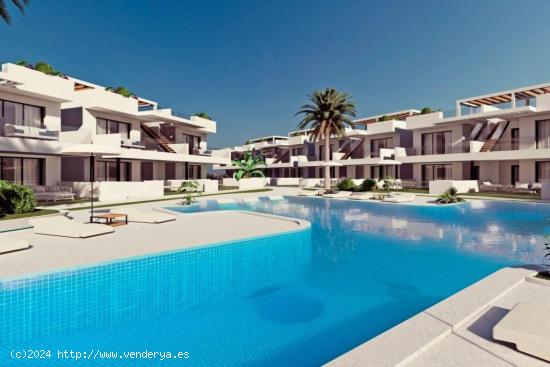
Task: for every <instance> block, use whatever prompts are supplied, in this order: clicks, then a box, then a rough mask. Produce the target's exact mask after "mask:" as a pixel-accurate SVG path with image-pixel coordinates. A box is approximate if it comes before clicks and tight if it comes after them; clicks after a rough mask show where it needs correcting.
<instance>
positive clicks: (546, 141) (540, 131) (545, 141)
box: [536, 120, 550, 149]
mask: <svg viewBox="0 0 550 367" xmlns="http://www.w3.org/2000/svg"><path fill="white" fill-rule="evenodd" d="M536 138H537V149H550V120H541V121H537V127H536Z"/></svg>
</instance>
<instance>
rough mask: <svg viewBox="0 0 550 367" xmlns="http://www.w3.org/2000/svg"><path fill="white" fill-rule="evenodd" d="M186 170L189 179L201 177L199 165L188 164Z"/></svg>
mask: <svg viewBox="0 0 550 367" xmlns="http://www.w3.org/2000/svg"><path fill="white" fill-rule="evenodd" d="M187 172H188V179H189V180H197V179H200V178H201V166H199V165H197V164H190V165H189V168H188V171H187Z"/></svg>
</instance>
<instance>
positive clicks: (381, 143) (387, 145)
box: [370, 138, 393, 158]
mask: <svg viewBox="0 0 550 367" xmlns="http://www.w3.org/2000/svg"><path fill="white" fill-rule="evenodd" d="M380 149H393V138H384V139H373V140H371V141H370V152H371V157H373V158H377V157H380Z"/></svg>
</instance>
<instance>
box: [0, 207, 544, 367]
mask: <svg viewBox="0 0 550 367" xmlns="http://www.w3.org/2000/svg"><path fill="white" fill-rule="evenodd" d="M172 209H173V210H176V211H179V212H182V215H185V213H187V212H195V211H205V210H232V209H241V210H242V209H244V210H254V211H259V212H265V213H273V214H278V215H284V216H290V217H297V218H303V219H306V220H309V221H310V222H311V223H312V227H311V229H310V230H309V229H308V230H302V231H296V232H292V233H286V234H283V235H279V236H267V237H261V238H254V239H248V240H246V241H239V242H229V243H226V244H224V245H223V246H207V247H201V248H197V249H192V250H187V251H179V252H172V253H167V254H161V255H156V256H149V257H144V258H137V259H128V260H125V261H121V262H113V263H109V264H102V265H98V266H97V267H92V268H85V269H75V270H73V271H65V272H62V273H53V274H43V275H40V276H37V277H33V278H28V279H13V280H4V281H0V306H3V307H2V310H3V311H0V312H2V314H0V322H2V324H1V325H0V332H1V334H0V365H2V366H3V365H14V366H27V365H40V366H42V365H73V363H70V362H74V360H72V361H71V360H67V359H65V360H59V359H57V350H58V349H59V350H68V351H70V350H73V351H80V352H87V353H88V354H89V353H90V352H94V353H95V352H96V351H97V350H101V351H117V352H119V353H122V352H125V351H126V352H131V351H136V352H144V351H156V352H171V353H172V354H173V355H174V354H175V353H177V352H188V353H189V358H188V359H185V360H184V361H183V362H182V360H181V359H168V360H163V361H160V360H159V359H158V358H157V359H156V360H152V359H132V360H128V359H120V356H118V357H119V358H118V359H110V360H107V359H103V360H97V359H96V360H93V359H92V360H80V361H78V362H77V365H79V366H80V365H109V366H126V365H128V366H152V365H160V366H180V365H194V366H256V365H262V366H281V365H284V366H316V365H320V364H322V363H324V362H328V361H330V360H331V359H333V358H335V357H337V356H338V355H340V354H342V353H344V352H346V351H347V350H349V349H351V348H353V347H355V346H357V345H359V344H361V343H363V342H365V341H367V340H368V339H370V338H372V337H374V336H376V335H378V334H380V333H381V332H383V331H385V330H387V329H388V328H390V327H392V326H394V325H396V324H397V323H399V322H401V321H403V320H405V319H407V318H408V317H410V316H412V315H414V314H415V313H418V312H419V311H421V310H423V309H425V308H427V307H429V306H431V305H433V304H434V303H436V302H438V301H440V300H442V299H443V298H446V297H448V296H449V295H451V294H453V293H455V292H456V291H458V290H460V289H462V288H464V287H465V286H468V285H469V284H471V283H473V282H475V281H477V280H479V279H480V278H482V277H484V276H486V275H488V274H490V273H491V272H493V271H495V270H497V269H499V268H501V267H503V266H507V265H514V264H521V263H540V262H542V260H543V258H542V256H543V242H544V237H543V236H544V233H545V232H546V233H549V232H550V227H548V220H547V218H548V217H550V205H547V204H528V203H504V202H477V201H476V202H472V203H465V204H460V205H451V206H445V207H425V206H413V205H388V204H383V203H375V202H351V201H345V200H332V201H330V200H325V199H319V198H297V197H289V198H287V199H286V200H281V201H275V202H271V201H269V200H267V199H263V200H261V201H260V202H257V203H246V204H245V203H237V204H229V205H223V206H221V207H220V205H218V204H217V203H216V202H214V201H208V202H204V203H201V204H200V205H194V206H191V207H175V208H172ZM14 349H15V350H23V349H45V350H51V351H52V352H51V353H52V357H51V358H49V359H48V358H46V359H41V360H24V361H21V360H20V361H15V360H13V359H10V358H9V356H8V355H9V353H10V352H11V351H12V350H14Z"/></svg>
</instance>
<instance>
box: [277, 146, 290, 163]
mask: <svg viewBox="0 0 550 367" xmlns="http://www.w3.org/2000/svg"><path fill="white" fill-rule="evenodd" d="M289 154H290V150H288V149H281V148H277V150H276V151H275V154H274V156H273V158H275V161H274V162H273V163H281V162H282V161H283V159H285V158H286V157H288V155H289Z"/></svg>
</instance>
